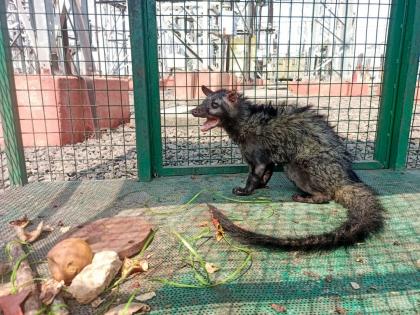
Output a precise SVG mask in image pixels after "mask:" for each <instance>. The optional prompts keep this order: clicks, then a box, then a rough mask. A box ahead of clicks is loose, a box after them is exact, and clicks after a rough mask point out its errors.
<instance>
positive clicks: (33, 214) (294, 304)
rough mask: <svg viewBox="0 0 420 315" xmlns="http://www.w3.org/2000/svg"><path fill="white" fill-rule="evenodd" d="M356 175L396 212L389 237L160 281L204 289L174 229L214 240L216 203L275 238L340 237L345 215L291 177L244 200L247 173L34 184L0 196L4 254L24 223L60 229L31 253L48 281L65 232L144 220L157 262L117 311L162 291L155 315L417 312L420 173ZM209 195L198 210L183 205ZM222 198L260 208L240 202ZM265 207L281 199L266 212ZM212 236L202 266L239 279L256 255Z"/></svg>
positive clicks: (205, 241)
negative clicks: (301, 198)
mask: <svg viewBox="0 0 420 315" xmlns="http://www.w3.org/2000/svg"><path fill="white" fill-rule="evenodd" d="M358 174H359V175H360V177H361V178H362V179H363V180H364V181H365V182H366V183H368V184H369V185H371V186H372V187H373V188H375V189H376V190H377V191H378V193H379V194H380V199H381V202H382V203H383V205H384V206H385V208H386V209H387V213H386V217H387V224H386V228H385V230H384V232H382V233H380V234H378V235H376V236H374V237H372V238H371V239H369V240H368V241H366V242H365V243H361V244H358V245H356V246H353V247H351V248H348V249H337V250H334V251H326V252H319V253H303V252H285V251H273V250H267V249H262V248H255V247H250V249H251V250H252V264H250V265H248V266H247V267H246V268H245V269H243V270H242V273H241V276H240V277H239V278H238V279H237V280H235V281H233V282H230V283H228V284H225V285H222V286H217V287H213V288H204V289H190V288H178V287H174V286H171V285H167V284H166V285H164V284H162V283H160V282H156V281H152V280H153V279H155V278H164V279H167V280H172V281H176V282H182V283H197V281H196V280H195V279H194V273H193V272H192V269H191V268H190V267H189V266H188V264H186V263H185V259H187V258H189V253H188V252H186V251H185V250H184V249H183V248H182V246H180V243H179V241H178V240H177V239H176V237H174V235H173V234H171V232H170V231H171V230H174V231H177V232H179V233H181V234H182V235H183V236H185V237H187V238H189V239H191V238H193V237H194V236H196V235H198V234H200V233H202V232H203V231H205V229H206V227H202V225H204V221H206V222H210V217H209V214H208V211H207V206H206V203H209V202H211V203H213V204H215V205H216V206H218V207H219V208H221V209H223V210H225V211H226V212H227V213H228V214H229V216H231V217H232V218H234V219H235V220H236V221H237V222H238V224H240V225H242V226H245V227H248V228H251V229H253V230H258V231H261V232H264V233H268V234H273V235H304V234H308V233H320V232H322V231H327V230H330V229H333V228H334V227H335V226H337V225H338V224H339V223H340V221H342V220H343V219H344V216H345V210H344V209H343V208H342V207H341V206H339V205H337V204H335V203H330V204H325V205H308V204H299V203H294V202H292V201H291V195H292V194H293V193H294V192H295V189H294V187H293V185H292V184H291V183H290V182H289V181H288V180H287V179H285V177H284V176H283V174H281V173H280V174H276V175H275V176H274V177H273V179H272V181H271V182H270V188H269V189H262V190H259V191H258V192H257V193H256V194H255V195H253V196H252V197H246V198H240V199H239V198H236V197H234V196H233V195H232V194H231V189H232V187H234V186H236V185H239V184H242V183H243V182H244V181H245V178H246V175H245V174H237V175H223V176H192V177H190V176H185V177H171V178H168V177H167V178H159V179H155V180H153V181H152V182H150V183H137V182H134V181H119V180H117V181H89V182H61V183H33V184H30V185H28V186H26V187H24V188H20V189H14V190H10V191H7V192H6V193H3V194H1V195H0V222H1V229H0V237H1V247H2V248H3V247H4V245H5V243H6V242H7V241H8V240H10V239H12V237H13V231H12V230H11V229H10V228H9V227H8V222H9V221H11V220H13V219H16V218H19V217H21V216H23V215H24V214H26V215H27V216H28V217H29V218H30V219H31V220H33V222H34V223H37V222H39V221H40V220H44V221H46V222H47V223H48V224H51V225H52V226H55V227H56V230H55V231H54V232H52V233H51V234H48V235H45V236H44V237H43V238H42V239H40V240H39V241H37V242H35V243H34V245H33V250H32V251H31V252H30V261H31V262H32V265H33V268H34V269H35V270H36V271H37V272H38V273H39V274H40V276H41V277H45V276H46V275H47V272H48V271H47V265H46V262H45V256H46V254H47V252H48V250H49V249H50V248H51V247H52V246H53V245H54V244H55V242H56V240H57V239H58V238H59V237H60V235H61V233H62V232H61V231H60V229H61V228H63V226H64V227H74V226H77V225H79V224H81V223H84V222H86V221H89V220H94V219H98V218H103V217H109V216H114V215H120V216H130V215H143V216H144V217H145V218H147V219H148V220H150V221H151V222H153V223H154V224H155V225H156V226H159V227H160V229H159V230H158V232H157V234H156V237H155V240H154V241H153V243H152V245H151V246H150V248H149V249H148V250H147V251H146V253H145V255H146V256H149V255H151V256H149V257H148V258H147V259H148V261H149V264H150V270H149V271H148V272H147V273H144V274H140V275H138V276H136V277H134V278H133V279H131V280H130V281H128V282H126V283H124V285H123V286H122V288H121V292H120V294H119V296H118V298H119V303H125V302H126V301H127V300H128V298H129V296H130V294H131V293H132V292H134V291H135V290H138V294H141V293H144V292H148V291H155V292H156V297H155V298H154V299H152V300H150V301H148V302H147V303H148V304H149V305H150V306H151V308H152V313H155V314H276V313H278V312H277V311H276V310H275V309H274V308H273V307H272V305H273V304H276V306H277V308H285V309H286V312H287V314H336V313H343V312H347V314H418V309H419V296H420V294H419V289H420V277H419V268H420V266H419V263H420V261H419V259H420V242H419V235H420V231H419V230H420V225H419V222H420V220H419V216H420V171H406V172H392V171H364V172H358ZM202 190H205V191H204V192H202V193H201V194H200V195H199V196H197V197H196V199H194V200H193V202H191V203H190V204H189V205H188V207H186V208H180V207H179V205H180V204H183V203H188V202H189V201H191V199H192V198H193V197H194V196H195V195H196V194H197V193H198V192H200V191H202ZM224 197H228V198H234V199H239V200H241V201H243V200H250V201H258V203H243V202H242V203H237V202H235V201H232V200H228V199H226V198H224ZM264 198H266V199H264ZM267 199H268V200H271V202H269V203H266V200H267ZM261 201H262V202H261ZM59 225H63V226H61V227H60V226H59ZM209 225H210V226H211V223H210V224H209ZM204 234H205V233H204ZM207 236H209V237H205V238H202V239H199V240H198V241H197V244H196V248H197V249H198V251H199V253H200V255H201V256H202V257H203V259H205V260H206V261H208V262H212V263H215V264H216V265H217V266H218V267H220V270H219V271H218V272H216V273H215V274H214V275H212V276H214V277H216V278H218V279H223V278H224V277H226V275H228V274H229V273H232V272H234V271H235V270H237V268H238V266H240V265H241V264H242V263H243V261H244V258H245V256H246V255H245V254H244V253H242V252H239V251H237V250H236V249H235V248H233V247H231V246H229V245H227V244H226V243H225V242H224V241H221V242H217V241H216V239H215V237H214V231H213V229H212V231H211V233H210V234H209V235H207ZM233 244H235V245H238V243H237V242H233ZM3 258H4V257H3ZM352 283H353V284H352ZM355 284H356V285H355ZM357 287H359V288H357ZM68 304H69V307H70V309H71V313H72V314H99V313H100V311H101V309H100V308H99V309H93V308H92V307H90V306H81V305H78V304H77V303H75V302H74V301H71V300H70V301H68Z"/></svg>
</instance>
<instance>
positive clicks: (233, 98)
mask: <svg viewBox="0 0 420 315" xmlns="http://www.w3.org/2000/svg"><path fill="white" fill-rule="evenodd" d="M238 97H239V95H238V92H236V90H232V91H229V92H228V93H227V100H228V101H229V103H230V104H231V105H236V103H237V102H238Z"/></svg>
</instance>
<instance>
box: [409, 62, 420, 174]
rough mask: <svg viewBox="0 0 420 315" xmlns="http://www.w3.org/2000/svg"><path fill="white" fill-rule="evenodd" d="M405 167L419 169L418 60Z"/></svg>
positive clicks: (419, 81)
mask: <svg viewBox="0 0 420 315" xmlns="http://www.w3.org/2000/svg"><path fill="white" fill-rule="evenodd" d="M407 167H408V168H419V167H420V59H419V64H418V68H417V83H416V90H415V92H414V104H413V117H412V121H411V129H410V139H409V144H408V154H407Z"/></svg>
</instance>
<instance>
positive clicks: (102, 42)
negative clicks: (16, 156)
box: [2, 0, 137, 186]
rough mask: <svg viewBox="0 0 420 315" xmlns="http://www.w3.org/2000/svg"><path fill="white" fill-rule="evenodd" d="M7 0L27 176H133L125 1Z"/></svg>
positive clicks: (128, 49)
mask: <svg viewBox="0 0 420 315" xmlns="http://www.w3.org/2000/svg"><path fill="white" fill-rule="evenodd" d="M6 1H7V4H8V5H7V12H6V15H7V22H8V30H9V35H10V40H9V47H10V50H11V56H12V57H11V58H12V60H10V61H9V62H11V63H12V64H13V69H14V80H15V85H16V96H17V103H18V111H19V115H20V123H21V127H22V139H23V144H24V147H25V158H26V166H27V170H28V176H29V181H30V182H31V181H40V180H76V179H85V178H89V179H90V178H93V179H102V178H121V177H124V178H127V177H136V175H137V170H136V150H135V129H134V126H133V125H132V124H131V123H132V121H133V117H132V116H133V108H132V104H133V102H132V92H131V90H132V88H131V86H132V83H131V51H130V45H129V28H128V13H127V5H126V1H119V0H115V1H112V0H95V1H87V0H59V1H52V0H51V1H30V0H6ZM130 122H131V123H130ZM2 156H3V154H2ZM2 161H3V160H2ZM2 169H3V167H2ZM2 176H3V177H4V176H6V177H7V175H6V173H4V172H2ZM3 181H4V180H3ZM3 186H4V184H3Z"/></svg>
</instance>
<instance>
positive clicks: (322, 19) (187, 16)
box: [0, 0, 420, 185]
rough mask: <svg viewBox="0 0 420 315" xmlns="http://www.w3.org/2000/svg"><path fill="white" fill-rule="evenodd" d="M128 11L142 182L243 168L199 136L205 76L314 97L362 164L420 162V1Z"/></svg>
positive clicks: (20, 161)
mask: <svg viewBox="0 0 420 315" xmlns="http://www.w3.org/2000/svg"><path fill="white" fill-rule="evenodd" d="M5 12H7V10H6V9H5V8H1V12H0V13H1V17H2V19H1V29H2V33H1V34H0V36H1V38H0V40H1V42H2V43H3V45H1V46H0V71H1V73H2V77H3V78H5V79H3V80H2V81H1V83H0V84H1V100H2V107H1V116H2V126H3V130H4V141H5V144H6V155H7V167H8V168H9V173H10V180H11V182H12V183H13V184H15V185H21V184H24V183H25V182H26V180H27V178H26V173H25V162H24V154H23V149H22V141H21V135H20V132H19V129H20V128H19V118H18V114H17V110H16V108H17V105H16V97H15V89H14V84H13V75H12V73H13V71H12V68H11V64H10V62H8V61H10V60H11V59H10V58H11V57H10V55H8V54H9V52H8V49H9V45H8V44H5V43H7V23H6V22H5ZM128 13H129V22H130V29H131V32H130V34H131V36H130V40H131V52H132V63H131V65H132V75H133V92H134V109H135V123H136V130H135V132H136V146H137V156H136V158H137V170H138V178H139V179H140V180H143V181H147V180H150V179H151V178H153V177H154V176H165V175H186V174H215V173H235V172H242V171H246V169H247V168H246V167H245V166H244V165H243V163H242V160H241V157H240V155H239V152H238V150H237V148H236V147H235V146H234V145H233V144H231V143H230V142H229V141H228V139H227V137H226V134H224V133H223V132H221V131H220V130H216V131H212V132H211V133H210V134H209V135H203V134H201V133H200V132H199V127H198V120H197V119H195V118H193V117H192V116H191V115H188V111H189V110H190V109H191V108H192V107H193V106H195V105H196V104H197V103H198V102H199V101H200V95H199V90H198V87H199V86H200V85H201V84H209V85H211V86H214V87H217V86H223V87H232V88H236V89H239V90H240V91H241V92H243V93H245V94H246V95H247V96H248V97H250V98H251V99H253V100H255V101H256V102H270V101H271V102H273V103H274V104H277V103H279V102H280V101H281V100H284V99H287V100H292V101H295V100H297V101H299V102H303V103H312V104H314V105H315V107H316V108H317V109H318V110H319V111H320V112H322V113H323V114H325V115H327V117H328V119H329V120H330V122H331V123H332V124H335V125H337V131H338V133H339V134H340V135H341V136H343V138H344V139H345V141H346V144H347V145H348V149H349V151H350V152H351V153H352V154H353V156H354V158H355V160H356V162H355V165H354V167H355V168H357V169H380V168H391V169H400V168H405V167H406V166H407V165H408V164H407V163H409V161H418V160H419V158H418V157H419V156H420V153H419V150H420V147H419V146H416V144H415V142H416V141H418V138H420V135H419V134H420V131H418V129H419V123H418V122H417V121H418V117H419V113H418V110H417V109H418V108H419V106H417V107H416V105H415V103H416V102H414V99H415V89H416V82H418V78H417V74H418V65H419V52H420V2H419V1H397V0H393V1H391V0H389V1H386V0H384V1H369V0H364V1H348V2H346V4H337V2H331V3H330V2H328V1H327V2H325V1H318V0H316V1H313V2H312V3H310V2H308V1H304V2H300V1H276V0H273V1H264V2H261V1H232V2H226V1H153V0H144V1H135V0H128ZM133 30H134V31H133ZM311 89H314V90H313V91H312V90H311ZM323 89H324V90H323ZM311 91H312V92H311ZM417 102H418V101H417ZM416 108H417V109H416ZM413 143H414V144H413ZM410 157H411V158H410ZM410 163H411V162H410ZM413 163H414V164H413ZM413 163H412V164H410V165H411V166H412V165H414V167H416V166H418V163H417V164H415V162H413Z"/></svg>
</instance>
